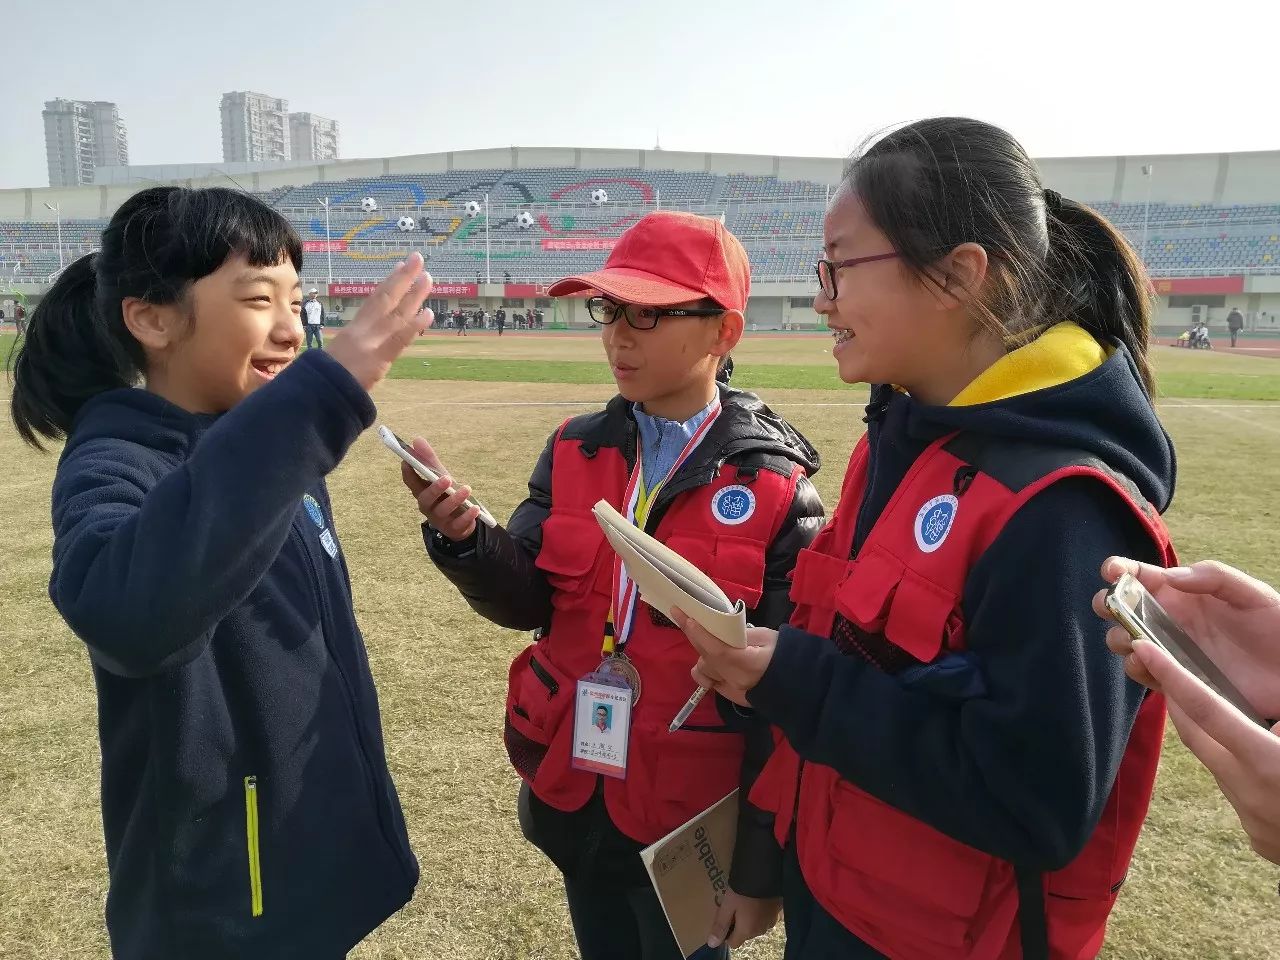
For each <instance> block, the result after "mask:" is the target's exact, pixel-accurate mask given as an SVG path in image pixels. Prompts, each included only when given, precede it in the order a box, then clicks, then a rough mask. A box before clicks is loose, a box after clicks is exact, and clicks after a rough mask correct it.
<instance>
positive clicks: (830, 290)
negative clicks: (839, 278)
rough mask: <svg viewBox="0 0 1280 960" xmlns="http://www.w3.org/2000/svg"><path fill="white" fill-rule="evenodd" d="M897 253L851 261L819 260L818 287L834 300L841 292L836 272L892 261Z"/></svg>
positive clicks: (815, 266) (858, 258)
mask: <svg viewBox="0 0 1280 960" xmlns="http://www.w3.org/2000/svg"><path fill="white" fill-rule="evenodd" d="M896 256H897V254H896V253H877V254H876V255H875V256H873V257H854V258H853V259H851V260H819V261H818V262H817V263H815V264H814V265H813V268H814V269H815V270H816V271H818V286H820V287H821V288H822V292H823V294H824V295H825V296H826V298H827V299H828V300H834V299H835V298H836V296H837V295H838V293H839V291H838V290H836V271H837V270H840V269H841V268H843V267H856V266H857V265H858V264H860V263H875V262H876V261H877V260H892V259H893V258H894V257H896Z"/></svg>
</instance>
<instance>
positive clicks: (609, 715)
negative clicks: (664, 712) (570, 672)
mask: <svg viewBox="0 0 1280 960" xmlns="http://www.w3.org/2000/svg"><path fill="white" fill-rule="evenodd" d="M630 734H631V688H630V687H628V686H627V685H626V684H625V682H619V681H618V679H617V678H616V677H609V676H602V675H601V674H598V673H589V674H587V675H586V676H585V677H583V678H582V679H581V680H579V681H578V688H577V698H576V700H575V702H574V706H573V758H572V760H571V761H570V763H571V765H572V766H573V768H574V769H575V770H587V771H589V772H591V773H601V774H604V775H605V776H606V777H617V778H618V779H619V780H621V779H624V778H625V777H626V775H627V742H628V740H629V739H630Z"/></svg>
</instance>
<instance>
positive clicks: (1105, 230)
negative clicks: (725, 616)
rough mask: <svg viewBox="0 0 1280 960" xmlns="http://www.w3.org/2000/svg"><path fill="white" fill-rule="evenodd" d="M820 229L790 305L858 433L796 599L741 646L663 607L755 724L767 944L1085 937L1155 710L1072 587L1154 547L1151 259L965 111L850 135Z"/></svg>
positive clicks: (705, 673) (1147, 775) (1164, 503)
mask: <svg viewBox="0 0 1280 960" xmlns="http://www.w3.org/2000/svg"><path fill="white" fill-rule="evenodd" d="M824 240H825V247H826V252H825V254H824V257H823V259H822V260H820V261H819V263H818V264H817V274H818V281H819V291H818V296H817V298H816V302H815V309H817V311H818V312H819V313H821V314H823V316H824V317H826V319H827V323H828V325H829V327H830V328H831V331H832V334H833V336H834V337H835V341H836V343H835V349H834V350H833V351H832V352H833V353H834V355H835V360H836V364H837V366H838V369H839V373H840V376H841V379H843V380H844V381H846V382H847V383H869V384H871V385H872V388H871V398H870V403H869V405H868V407H867V411H866V423H867V433H866V435H865V437H863V438H862V439H861V440H860V441H859V443H858V445H857V447H856V448H855V451H854V454H853V457H852V459H851V460H850V464H849V469H848V473H847V474H846V477H845V482H844V487H843V490H842V492H841V498H840V502H839V505H838V507H837V509H836V511H835V514H834V516H833V518H832V521H831V523H829V524H828V525H827V527H825V528H824V529H823V531H822V533H821V534H819V536H818V538H817V540H816V541H815V542H814V544H813V546H812V547H811V548H810V549H809V550H806V551H802V552H801V554H800V558H799V561H798V563H797V566H796V570H795V572H794V575H793V583H792V591H791V598H792V599H793V600H794V601H796V603H797V606H796V610H795V613H794V615H793V616H792V618H791V623H790V624H789V625H788V626H785V627H783V628H782V629H781V630H780V631H779V632H777V633H775V632H773V631H770V630H761V629H756V630H752V631H750V642H749V645H748V646H747V647H746V648H745V649H734V648H731V647H728V646H726V645H724V644H722V643H719V642H718V641H716V640H714V639H712V638H710V637H709V636H708V635H707V634H706V633H705V632H704V631H702V630H701V628H699V627H698V626H697V625H696V624H692V623H686V624H685V630H686V632H687V633H688V635H689V637H690V639H691V640H692V641H693V642H694V644H695V646H697V647H698V649H699V651H700V652H701V654H702V659H701V661H700V662H699V665H698V667H696V668H695V671H694V674H695V678H696V679H698V681H699V682H700V683H703V684H704V685H712V686H714V687H715V689H716V690H718V691H719V692H720V693H721V694H723V695H724V696H726V697H729V698H731V699H733V700H735V701H737V702H738V703H740V704H743V705H749V706H751V707H753V708H754V709H755V710H756V712H757V713H758V714H760V715H761V716H763V717H764V718H765V719H767V720H769V721H771V722H772V723H773V724H774V725H775V727H776V728H777V730H778V731H779V733H780V737H779V738H778V746H777V748H776V749H775V751H774V755H773V757H772V759H771V760H770V761H769V764H768V765H767V766H766V768H765V770H764V771H763V772H762V773H761V775H760V777H759V778H758V780H757V781H756V785H755V787H754V789H753V790H752V793H751V800H752V801H753V802H754V803H755V804H756V805H757V806H758V807H761V808H763V809H766V810H769V811H773V812H774V813H775V815H776V817H775V836H776V838H777V840H778V842H779V843H781V844H783V845H784V847H785V851H784V853H785V860H784V863H785V866H784V891H783V900H784V915H785V918H786V926H787V952H786V955H787V957H788V958H801V957H804V958H817V957H842V958H843V957H850V958H871V957H884V956H888V957H893V958H895V960H933V958H939V957H948V958H966V960H1014V958H1018V957H1024V958H1046V957H1052V958H1056V960H1084V958H1090V957H1094V956H1096V955H1097V953H1098V952H1099V950H1100V949H1101V947H1102V943H1103V937H1104V934H1105V930H1106V921H1107V916H1108V914H1109V912H1110V910H1111V906H1112V904H1113V902H1114V900H1115V898H1116V896H1117V894H1118V892H1119V890H1120V888H1121V885H1122V884H1123V882H1124V879H1125V872H1126V870H1127V868H1128V864H1129V860H1130V858H1131V856H1132V853H1133V849H1134V844H1135V843H1136V840H1137V835H1138V831H1139V829H1140V827H1141V824H1142V820H1143V817H1144V816H1145V812H1146V808H1147V804H1148V802H1149V800H1150V796H1151V790H1152V785H1153V782H1154V779H1155V770H1156V761H1157V758H1158V755H1159V750H1160V742H1161V729H1162V725H1163V705H1162V703H1161V701H1160V699H1159V697H1158V695H1155V694H1149V693H1147V692H1146V691H1145V690H1144V689H1143V688H1142V687H1140V686H1139V685H1138V684H1136V683H1134V682H1133V681H1131V680H1129V679H1127V678H1126V677H1125V675H1124V671H1123V669H1122V667H1121V665H1120V664H1119V663H1118V662H1117V661H1116V659H1115V658H1113V657H1112V656H1111V655H1110V653H1109V651H1108V650H1107V647H1106V643H1105V633H1106V631H1105V627H1104V626H1103V625H1102V624H1100V623H1099V622H1098V621H1097V619H1096V618H1095V617H1094V616H1093V615H1092V611H1091V609H1090V601H1091V598H1092V596H1093V594H1094V592H1095V591H1096V590H1097V589H1098V587H1099V580H1098V573H1097V571H1098V569H1099V568H1100V565H1101V563H1102V561H1103V560H1105V559H1106V558H1107V557H1109V556H1111V555H1113V554H1119V555H1124V556H1134V553H1133V552H1131V551H1136V553H1137V555H1138V556H1139V557H1140V559H1141V560H1143V561H1145V562H1148V563H1152V564H1156V565H1167V564H1168V563H1169V562H1170V561H1172V559H1173V552H1172V548H1171V546H1170V544H1169V540H1168V535H1167V532H1166V531H1165V528H1164V525H1163V523H1162V522H1161V520H1160V516H1159V515H1160V513H1162V512H1163V511H1164V510H1165V509H1166V508H1167V507H1168V506H1169V502H1170V499H1171V498H1172V496H1173V487H1174V477H1175V462H1174V454H1173V447H1172V445H1171V443H1170V441H1169V438H1168V436H1167V435H1166V434H1165V431H1164V430H1163V429H1162V427H1161V425H1160V422H1159V420H1158V419H1157V417H1156V413H1155V410H1154V409H1153V406H1152V396H1153V394H1154V390H1155V385H1154V380H1153V377H1152V373H1151V369H1150V365H1149V363H1148V359H1147V337H1148V334H1149V304H1148V299H1147V297H1148V284H1147V278H1146V276H1145V274H1144V272H1143V269H1142V266H1141V264H1140V263H1139V262H1138V259H1137V258H1136V257H1135V255H1134V253H1133V251H1132V249H1131V248H1130V247H1129V245H1128V244H1127V243H1126V242H1125V240H1124V238H1123V237H1122V236H1121V235H1120V234H1119V233H1118V232H1117V231H1116V230H1115V228H1114V227H1112V226H1111V225H1110V224H1108V223H1107V222H1106V221H1105V220H1104V219H1103V218H1102V217H1101V216H1099V215H1098V214H1097V213H1096V212H1094V211H1093V210H1090V209H1089V208H1088V207H1087V206H1085V205H1083V204H1081V203H1078V202H1076V201H1075V200H1071V199H1067V198H1064V197H1061V196H1059V195H1058V194H1057V193H1055V192H1054V191H1052V190H1046V189H1045V188H1044V185H1043V184H1042V183H1041V180H1040V176H1039V173H1038V172H1037V170H1036V167H1035V165H1034V164H1033V163H1032V161H1031V160H1030V159H1029V158H1028V156H1027V154H1026V152H1025V151H1024V150H1023V149H1022V147H1021V146H1020V145H1019V144H1018V143H1017V142H1016V141H1015V140H1014V139H1013V138H1012V137H1011V136H1010V135H1009V134H1007V133H1006V132H1005V131H1003V130H1000V129H998V128H996V127H993V126H991V125H989V124H986V123H981V122H979V121H976V120H968V119H961V118H951V117H947V118H938V119H932V120H925V121H921V122H919V123H914V124H911V125H909V126H906V127H903V128H902V129H899V130H895V131H893V132H892V133H889V134H888V135H886V136H884V137H883V138H881V139H880V140H878V141H877V142H875V143H873V144H872V145H871V146H870V147H869V148H868V149H866V150H864V151H863V152H861V153H860V154H859V155H857V156H856V157H855V158H854V159H853V160H852V161H851V163H850V164H849V167H848V171H847V175H846V177H845V179H844V183H843V185H842V187H841V189H840V190H839V191H838V192H837V193H836V195H835V196H834V197H833V198H832V201H831V204H830V206H829V208H828V210H827V215H826V220H825V223H824Z"/></svg>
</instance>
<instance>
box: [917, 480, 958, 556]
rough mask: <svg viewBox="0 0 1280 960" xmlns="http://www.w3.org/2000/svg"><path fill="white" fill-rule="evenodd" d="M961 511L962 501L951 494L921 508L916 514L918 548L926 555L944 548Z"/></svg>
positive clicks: (933, 500)
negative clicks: (957, 514)
mask: <svg viewBox="0 0 1280 960" xmlns="http://www.w3.org/2000/svg"><path fill="white" fill-rule="evenodd" d="M959 509H960V501H959V500H957V499H956V498H955V497H953V496H951V495H950V494H947V495H946V496H942V497H934V498H933V499H932V500H930V501H929V502H928V503H926V504H925V505H924V506H923V507H921V508H920V512H919V513H917V514H916V526H915V533H916V546H917V547H919V548H920V549H921V550H923V551H924V552H925V553H933V551H935V550H937V549H938V548H939V547H940V546H942V544H943V543H945V542H946V539H947V535H948V534H949V533H951V526H952V524H953V523H955V519H956V512H957V511H958V510H959Z"/></svg>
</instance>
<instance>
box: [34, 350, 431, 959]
mask: <svg viewBox="0 0 1280 960" xmlns="http://www.w3.org/2000/svg"><path fill="white" fill-rule="evenodd" d="M373 417H374V406H373V403H372V401H371V400H370V399H369V396H368V394H367V393H366V392H365V391H364V390H363V389H362V388H361V387H360V386H359V384H357V383H356V382H355V381H354V380H353V379H352V378H351V376H350V375H349V374H348V373H347V372H346V371H345V370H344V369H343V368H342V367H341V366H339V365H338V363H337V362H336V361H334V360H333V359H331V358H330V357H328V356H326V355H325V354H324V353H323V352H321V351H318V350H316V351H309V352H307V353H305V354H304V355H303V356H302V357H301V358H299V359H298V360H297V361H296V362H294V363H293V364H292V365H291V366H290V367H289V368H288V369H287V370H285V371H284V372H283V373H282V374H280V376H279V377H278V378H277V379H276V380H275V381H274V382H273V383H270V384H268V385H266V386H264V387H262V388H261V389H259V390H258V391H256V392H255V393H253V394H252V395H251V396H249V397H248V398H246V399H245V400H244V401H243V402H242V403H240V404H239V405H238V406H236V407H235V408H234V409H233V410H231V411H230V412H228V413H226V414H223V415H221V416H219V417H212V416H198V415H194V414H189V413H186V412H185V411H183V410H180V409H179V408H177V407H175V406H173V405H172V404H170V403H168V402H167V401H165V400H163V399H161V398H160V397H157V396H155V395H154V394H151V393H148V392H146V391H144V390H115V391H111V392H109V393H105V394H102V395H100V396H98V397H96V398H94V399H93V400H91V401H90V402H89V403H88V404H87V405H86V406H85V408H84V409H83V410H82V411H81V413H80V415H79V416H78V417H77V419H76V423H75V424H74V426H73V428H72V431H71V435H70V437H69V439H68V442H67V445H66V449H65V451H64V453H63V455H62V460H61V462H60V464H59V466H58V473H57V479H56V481H55V483H54V488H53V527H54V536H55V540H54V551H53V553H54V567H53V577H52V580H51V582H50V585H49V593H50V596H51V597H52V599H53V602H54V605H55V606H56V607H57V608H58V611H59V612H60V613H61V614H62V616H63V617H64V618H65V619H66V621H67V623H68V624H69V625H70V626H71V628H72V629H73V630H74V631H75V632H76V634H77V635H78V636H79V637H80V638H81V639H82V640H83V641H84V642H85V644H86V646H87V647H88V649H89V656H90V659H91V661H92V665H93V672H94V678H95V681H96V684H97V689H98V726H99V736H100V741H101V747H102V819H103V828H104V833H105V836H106V848H107V865H108V870H109V872H110V890H109V892H108V896H107V928H108V931H109V933H110V936H111V944H112V950H113V953H114V955H115V956H116V957H117V958H120V960H152V958H155V960H161V958H163V960H173V958H176V957H181V958H183V960H203V958H209V960H213V958H226V957H271V958H293V957H297V958H308V960H310V958H327V957H334V956H342V955H344V954H345V953H346V951H347V950H349V949H350V948H351V947H352V946H354V945H355V944H356V943H357V942H358V941H359V940H360V939H361V938H363V937H364V936H365V935H366V934H367V933H369V931H371V930H373V929H374V928H375V927H376V926H378V924H379V923H381V922H382V921H383V920H384V919H386V918H387V917H388V916H390V915H391V914H392V913H394V912H395V911H396V910H398V909H399V908H400V907H401V906H403V905H404V904H405V903H406V902H407V901H408V900H409V898H410V896H412V893H413V888H414V885H415V884H416V882H417V877H418V868H417V863H416V862H415V860H414V858H413V854H412V853H411V852H410V850H409V843H408V837H407V835H406V832H405V826H404V821H403V818H402V816H401V812H400V803H399V799H398V798H397V796H396V791H395V787H394V785H393V784H392V781H391V777H390V775H389V773H388V771H387V766H386V759H385V756H384V752H383V745H382V732H381V724H380V720H379V716H378V703H377V695H376V692H375V690H374V685H373V678H372V677H371V675H370V673H369V665H368V661H367V659H366V656H365V649H364V642H363V640H362V638H361V636H360V632H359V630H358V628H357V626H356V622H355V615H354V612H353V610H352V604H351V592H350V582H349V579H348V575H347V568H346V563H345V561H344V559H343V556H342V552H341V547H340V546H339V545H338V542H337V539H336V532H335V530H334V526H333V517H332V514H331V512H330V509H329V498H328V494H327V491H326V489H325V485H324V477H325V475H326V474H328V473H329V472H330V471H331V470H333V468H334V467H335V466H337V464H338V462H339V461H340V460H341V459H342V457H343V455H344V454H345V453H346V451H347V448H348V447H349V446H350V445H351V443H352V442H353V441H354V440H355V439H356V437H357V436H359V434H360V432H361V431H362V430H363V429H364V428H365V427H367V426H368V425H369V424H370V423H371V422H372V421H373ZM253 806H256V818H255V817H251V816H250V808H251V807H253ZM255 819H256V823H255V822H254V821H255ZM255 834H256V835H255ZM255 855H256V864H257V866H256V867H255V866H254V865H253V864H254V861H255ZM255 891H256V892H255ZM259 907H260V910H259V909H258V908H259ZM255 913H256V914H257V915H255Z"/></svg>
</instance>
